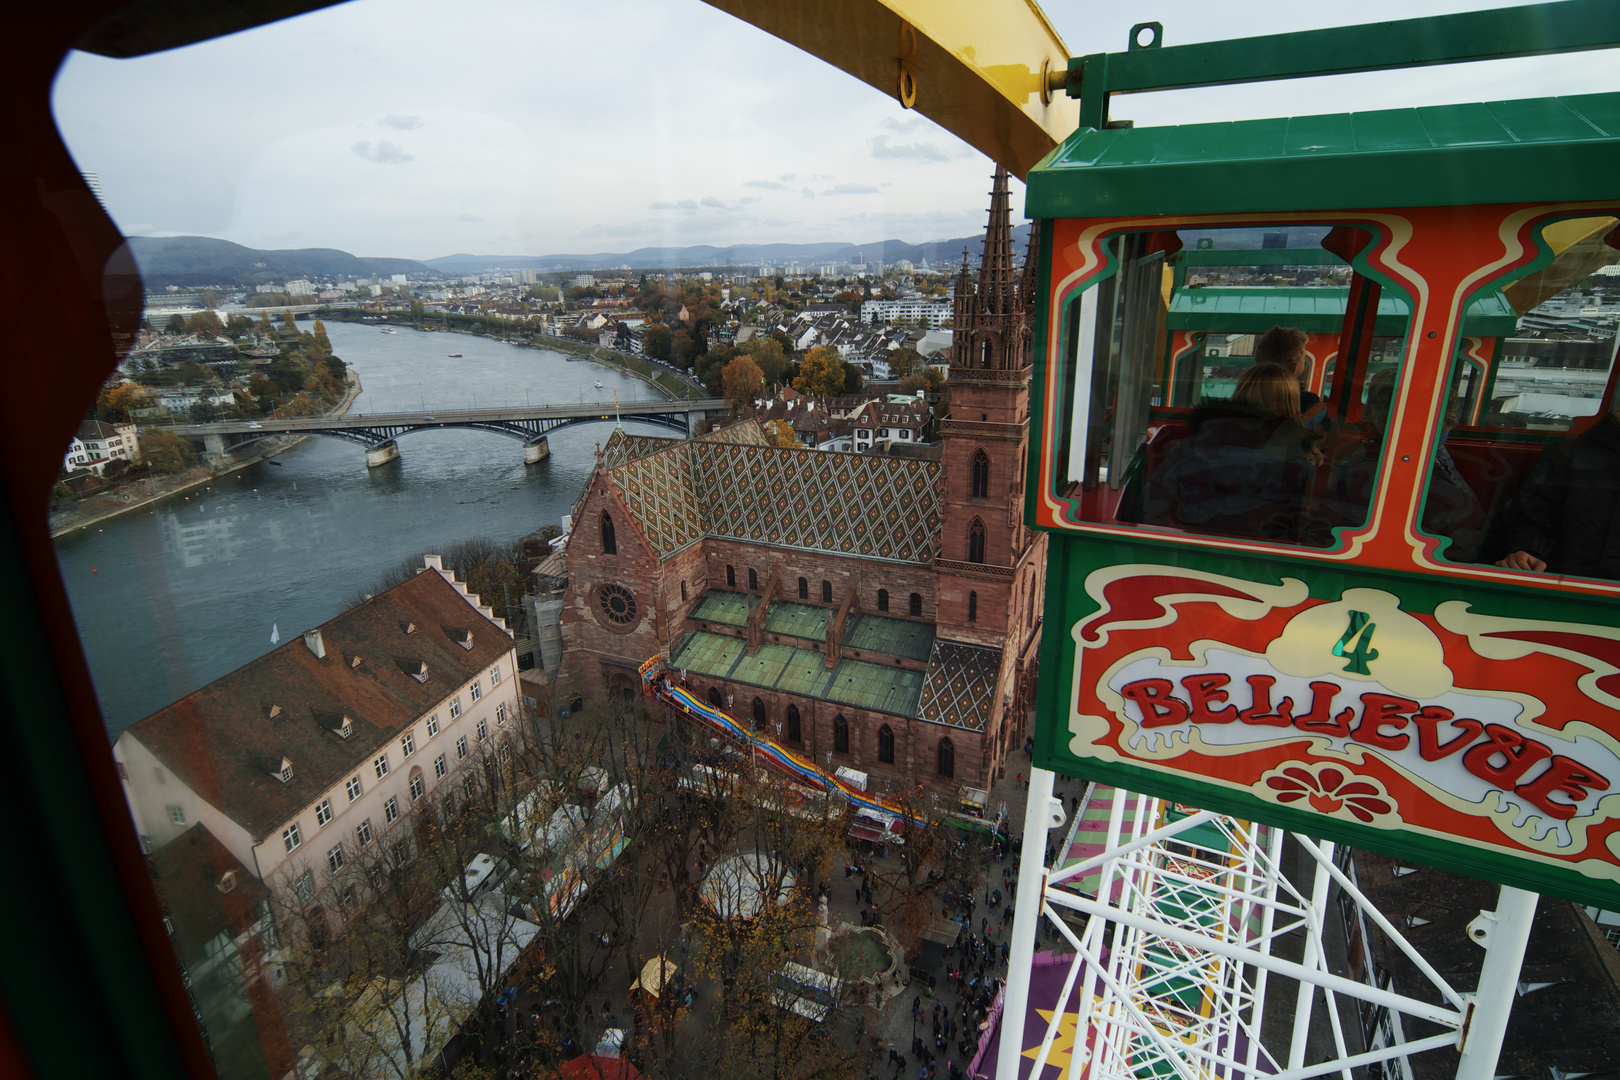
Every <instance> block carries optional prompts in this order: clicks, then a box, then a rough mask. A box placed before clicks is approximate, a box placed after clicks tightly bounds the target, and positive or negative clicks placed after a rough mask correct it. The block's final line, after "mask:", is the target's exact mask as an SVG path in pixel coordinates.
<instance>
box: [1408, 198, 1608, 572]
mask: <svg viewBox="0 0 1620 1080" xmlns="http://www.w3.org/2000/svg"><path fill="white" fill-rule="evenodd" d="M1616 225H1617V220H1616V219H1615V218H1613V217H1584V218H1564V219H1560V220H1556V221H1551V222H1547V223H1545V224H1543V225H1541V226H1540V227H1539V228H1538V229H1537V230H1536V232H1535V236H1536V240H1537V242H1538V244H1539V246H1540V248H1541V257H1540V258H1538V259H1537V260H1536V261H1534V262H1532V263H1531V264H1530V265H1529V266H1527V267H1524V268H1521V269H1519V270H1517V271H1515V272H1513V273H1511V274H1509V275H1507V276H1506V277H1503V278H1501V279H1498V280H1496V281H1493V282H1490V283H1489V284H1488V285H1486V286H1484V287H1482V289H1481V290H1480V291H1479V292H1478V293H1476V294H1475V295H1474V296H1473V297H1472V298H1470V311H1471V312H1475V311H1481V310H1485V311H1487V312H1488V314H1489V317H1488V318H1483V319H1480V320H1479V322H1478V326H1477V332H1476V333H1475V334H1472V335H1470V336H1468V337H1466V338H1465V339H1464V341H1463V343H1462V347H1461V348H1459V349H1458V353H1457V356H1456V358H1455V360H1454V361H1453V364H1452V370H1451V383H1450V385H1451V392H1450V394H1449V395H1448V397H1447V403H1446V415H1445V422H1446V430H1447V435H1446V441H1445V444H1444V445H1443V447H1442V448H1441V450H1440V453H1439V455H1438V457H1437V460H1436V462H1435V464H1434V467H1433V469H1432V470H1431V473H1430V477H1429V488H1428V491H1427V493H1426V496H1425V502H1424V510H1423V520H1422V527H1423V530H1424V531H1425V532H1427V533H1429V534H1430V535H1433V536H1438V537H1441V538H1442V539H1443V540H1444V541H1445V543H1443V544H1442V545H1441V547H1440V554H1441V556H1442V557H1443V558H1446V559H1449V560H1452V561H1456V562H1496V563H1499V564H1501V565H1507V566H1511V567H1513V568H1515V569H1523V570H1546V571H1548V572H1552V573H1560V574H1568V575H1575V576H1582V577H1604V578H1616V577H1620V563H1617V562H1615V561H1614V560H1612V559H1608V558H1606V557H1605V555H1604V546H1605V543H1606V539H1605V538H1606V537H1607V531H1606V530H1607V525H1606V521H1607V518H1606V517H1605V516H1604V515H1606V513H1607V511H1606V509H1605V507H1606V506H1607V505H1608V504H1607V502H1606V501H1605V500H1606V499H1608V498H1609V496H1608V495H1607V494H1606V492H1608V491H1609V490H1610V488H1611V487H1612V486H1613V484H1614V476H1615V475H1620V455H1616V456H1612V457H1611V456H1605V455H1606V454H1609V451H1608V450H1607V447H1608V446H1609V444H1610V442H1611V441H1612V439H1613V437H1614V436H1615V435H1616V434H1620V423H1617V421H1616V420H1615V419H1614V417H1613V416H1612V414H1610V412H1609V410H1610V409H1611V408H1612V406H1613V402H1612V399H1611V398H1610V396H1609V395H1610V394H1611V393H1612V388H1611V380H1612V376H1613V372H1614V361H1615V350H1616V330H1617V328H1620V250H1617V247H1620V233H1617V232H1616ZM1599 518H1603V520H1601V521H1600V520H1599Z"/></svg>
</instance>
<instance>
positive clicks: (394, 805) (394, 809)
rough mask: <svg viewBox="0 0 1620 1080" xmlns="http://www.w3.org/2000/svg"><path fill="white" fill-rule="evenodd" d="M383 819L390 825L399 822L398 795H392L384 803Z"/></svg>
mask: <svg viewBox="0 0 1620 1080" xmlns="http://www.w3.org/2000/svg"><path fill="white" fill-rule="evenodd" d="M383 819H384V820H385V821H386V822H387V823H388V824H390V825H392V824H393V823H394V822H396V821H398V820H399V796H398V795H390V796H388V798H387V799H385V800H384V801H383Z"/></svg>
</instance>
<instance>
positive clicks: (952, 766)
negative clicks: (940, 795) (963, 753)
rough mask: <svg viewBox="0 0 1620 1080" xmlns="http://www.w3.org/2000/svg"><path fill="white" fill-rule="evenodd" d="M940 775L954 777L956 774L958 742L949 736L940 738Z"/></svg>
mask: <svg viewBox="0 0 1620 1080" xmlns="http://www.w3.org/2000/svg"><path fill="white" fill-rule="evenodd" d="M938 757H939V762H938V768H939V775H941V776H944V777H954V776H955V775H956V744H955V743H953V742H951V740H950V739H949V738H948V737H947V738H944V739H941V740H939V755H938Z"/></svg>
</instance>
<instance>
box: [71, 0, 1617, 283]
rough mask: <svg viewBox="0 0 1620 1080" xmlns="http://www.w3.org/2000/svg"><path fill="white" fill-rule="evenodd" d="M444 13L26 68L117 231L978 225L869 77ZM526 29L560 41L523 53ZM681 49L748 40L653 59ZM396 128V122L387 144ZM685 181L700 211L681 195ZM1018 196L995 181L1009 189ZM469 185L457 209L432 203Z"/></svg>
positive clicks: (1426, 6) (1140, 118)
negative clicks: (182, 147)
mask: <svg viewBox="0 0 1620 1080" xmlns="http://www.w3.org/2000/svg"><path fill="white" fill-rule="evenodd" d="M1500 3H1501V0H1363V2H1362V3H1361V4H1360V5H1359V6H1358V7H1357V8H1356V9H1355V13H1354V15H1353V16H1346V15H1345V12H1344V9H1343V8H1342V7H1337V8H1336V7H1333V6H1332V5H1322V4H1285V3H1282V2H1280V0H1255V2H1254V3H1251V4H1249V5H1245V6H1242V7H1241V10H1237V9H1234V8H1232V7H1231V6H1230V5H1219V4H1214V5H1212V4H1209V3H1208V2H1207V0H1198V2H1196V3H1195V2H1194V0H1161V3H1160V7H1157V8H1155V9H1154V17H1155V18H1159V19H1162V20H1163V21H1164V23H1165V26H1166V42H1167V43H1168V44H1182V43H1185V42H1189V41H1199V40H1214V39H1219V38H1229V37H1233V36H1239V35H1245V34H1258V33H1277V32H1284V31H1290V30H1302V29H1311V28H1314V27H1319V26H1326V25H1330V24H1332V23H1335V22H1344V21H1347V19H1349V18H1352V17H1353V18H1354V19H1357V20H1366V21H1378V20H1387V19H1396V18H1406V17H1410V16H1413V15H1422V14H1438V13H1442V12H1448V11H1458V10H1468V9H1482V8H1489V7H1494V6H1499V5H1500ZM456 10H457V14H458V15H459V16H460V17H459V18H456V19H445V18H444V17H443V7H442V4H441V3H439V2H436V0H352V2H350V3H347V4H340V5H334V6H332V7H328V8H324V9H322V10H319V11H316V12H312V13H310V14H308V15H303V16H299V17H297V18H293V19H287V20H283V21H280V22H276V23H272V24H269V25H267V26H264V27H261V28H259V29H257V30H252V31H248V32H246V33H241V34H233V35H230V36H228V37H223V38H220V39H217V40H215V41H210V42H204V43H202V44H200V45H195V46H190V47H187V48H182V49H171V50H167V51H165V52H162V53H157V54H154V55H152V56H147V57H138V58H135V59H131V60H112V59H108V58H105V57H98V56H91V55H88V54H84V53H74V54H71V55H70V57H69V59H68V60H67V62H66V63H65V64H64V65H63V66H62V69H61V71H60V73H59V74H58V77H57V79H56V82H55V84H54V86H53V91H52V93H53V99H52V100H53V110H54V114H55V118H56V120H57V124H58V127H59V128H60V130H61V131H62V133H63V136H64V138H65V139H66V141H67V144H68V146H69V148H70V150H71V151H72V153H73V156H74V158H75V160H76V161H77V162H78V164H79V166H80V167H81V168H83V169H86V170H92V171H95V172H97V173H99V174H100V177H101V181H102V185H103V189H104V192H105V195H106V200H107V205H108V208H109V210H110V211H111V213H112V215H113V218H114V220H115V221H117V222H119V224H120V226H121V227H122V228H123V229H124V230H125V231H126V232H135V231H150V232H154V233H167V234H201V235H211V236H221V237H224V238H226V239H230V240H234V241H236V242H238V243H242V244H248V245H250V246H260V247H270V246H300V245H320V246H330V247H338V248H342V249H344V250H347V251H353V252H355V253H356V254H362V255H394V256H403V257H411V258H432V257H434V256H437V255H444V254H447V253H449V252H453V251H473V252H489V253H506V252H509V251H518V250H519V249H521V251H522V252H523V253H528V254H533V255H543V254H549V253H566V252H580V251H604V250H609V251H619V250H629V249H631V248H635V247H641V246H653V245H658V244H686V243H713V244H719V245H724V244H730V243H750V242H772V241H782V242H793V241H797V240H801V239H806V238H810V237H817V238H825V239H829V240H837V241H841V242H848V243H854V244H861V243H869V242H872V241H875V240H877V239H880V238H884V237H890V236H893V237H899V238H901V239H903V240H908V241H912V242H921V241H925V240H933V239H940V238H950V237H962V236H970V235H973V234H975V233H977V232H978V231H979V230H981V229H982V228H983V227H984V215H983V207H984V193H985V191H986V190H987V188H988V179H989V174H990V172H991V169H992V165H991V163H990V161H989V159H987V158H986V157H984V156H983V155H982V154H980V153H978V152H977V151H976V150H973V149H971V148H969V147H967V146H966V144H964V143H962V142H960V141H959V140H957V139H956V138H955V137H954V136H952V135H951V134H949V133H948V132H946V131H945V130H944V129H943V128H940V127H939V126H938V125H936V124H935V123H934V122H933V121H931V120H928V119H927V118H925V117H922V116H920V115H919V114H917V113H915V112H910V111H907V110H903V109H901V108H900V107H899V104H898V103H897V102H895V101H894V99H893V98H892V96H890V95H889V94H887V93H886V92H884V91H881V90H878V89H874V88H873V87H869V86H867V85H866V84H864V83H861V82H859V81H858V80H855V79H853V78H851V77H849V76H848V75H846V74H844V73H842V72H840V71H839V70H837V69H836V68H834V67H832V66H831V65H829V64H827V63H826V62H824V61H823V60H821V59H818V58H816V57H813V56H810V55H809V54H807V53H804V52H801V51H799V50H796V49H794V48H793V47H791V46H789V45H787V44H786V43H785V42H783V41H781V40H779V39H777V38H775V37H772V36H771V35H769V34H767V33H765V32H764V31H761V30H759V29H757V28H755V27H753V26H750V25H748V24H747V23H744V22H741V21H739V20H737V19H734V18H732V17H731V16H730V15H727V14H726V13H724V12H723V11H719V10H717V9H716V8H714V7H711V6H709V5H707V4H702V3H696V2H695V0H683V2H682V3H680V4H665V3H660V2H658V0H598V2H597V3H594V4H591V5H568V4H560V3H552V4H547V5H543V6H542V7H536V6H535V5H533V4H532V3H530V2H529V0H463V2H462V3H461V4H459V5H458V6H457V9H456ZM1234 12H1235V14H1234ZM1048 15H1049V16H1050V18H1051V19H1052V22H1053V24H1054V26H1055V27H1056V28H1057V29H1058V31H1059V32H1060V33H1062V34H1064V35H1065V37H1066V40H1067V42H1068V45H1069V48H1070V51H1071V52H1072V53H1073V54H1075V55H1082V54H1086V53H1092V52H1098V51H1107V50H1118V49H1123V48H1124V47H1125V44H1126V33H1127V31H1128V29H1129V27H1130V25H1131V23H1132V22H1133V21H1134V20H1135V19H1137V18H1139V17H1140V12H1139V11H1137V10H1136V9H1134V8H1131V7H1130V6H1128V5H1115V6H1114V7H1112V8H1110V7H1106V6H1105V7H1102V8H1098V7H1096V6H1095V5H1079V4H1072V3H1071V4H1065V5H1058V4H1052V5H1050V10H1049V11H1048ZM604 25H611V26H612V27H613V28H614V33H613V34H611V35H604V34H602V33H601V29H602V27H603V26H604ZM492 26H493V27H499V28H501V31H500V32H499V33H491V32H490V27H492ZM537 37H543V38H544V39H546V40H551V41H566V42H568V43H569V44H568V47H567V48H565V49H557V50H553V51H551V52H550V53H548V55H547V62H546V63H545V64H535V63H534V62H533V48H534V41H535V40H536V39H537ZM692 55H707V56H746V57H747V58H748V62H747V63H745V64H742V63H738V64H708V65H693V64H682V63H677V62H675V61H674V60H673V58H675V57H681V56H692ZM627 65H628V66H631V67H634V68H635V69H636V70H638V71H641V72H644V73H645V76H646V77H645V79H644V85H643V90H642V92H641V93H640V94H639V96H638V103H637V107H636V108H635V109H634V110H628V109H626V110H601V109H592V108H589V107H581V106H585V105H588V103H590V102H591V101H592V100H593V99H592V98H591V97H590V95H589V94H588V93H587V92H586V91H584V90H582V89H581V87H586V86H590V85H593V80H595V79H597V78H599V73H600V72H601V71H602V70H609V69H611V70H620V69H623V68H624V67H625V66H627ZM1612 68H1613V56H1612V55H1611V54H1609V53H1605V52H1592V53H1582V54H1572V55H1565V56H1559V57H1544V58H1531V59H1525V60H1515V61H1500V62H1494V63H1490V64H1474V65H1460V66H1454V67H1450V68H1424V69H1420V70H1414V71H1409V72H1399V73H1375V74H1365V75H1353V76H1340V77H1336V78H1334V79H1316V80H1301V81H1296V82H1291V83H1288V84H1286V85H1285V86H1279V85H1278V84H1275V83H1261V84H1255V85H1252V86H1238V87H1221V88H1214V89H1208V90H1195V91H1180V92H1173V93H1158V94H1145V95H1128V96H1127V95H1121V96H1118V97H1116V98H1115V99H1114V108H1113V112H1114V116H1115V117H1116V118H1121V119H1133V120H1135V121H1136V122H1137V123H1138V124H1139V125H1141V124H1163V123H1191V122H1200V121H1206V120H1229V119H1241V118H1244V117H1254V116H1274V115H1277V114H1278V113H1280V112H1287V113H1293V114H1295V115H1308V114H1311V113H1320V112H1341V111H1344V110H1345V109H1346V108H1350V107H1354V108H1363V109H1364V108H1384V107H1391V106H1394V105H1398V104H1415V103H1426V102H1434V101H1446V100H1451V101H1458V100H1493V99H1500V98H1511V97H1529V96H1539V95H1543V94H1553V93H1585V92H1593V91H1599V90H1608V89H1610V88H1611V85H1612V81H1613V74H1612ZM423 72H431V73H432V77H431V78H424V77H423V74H422V73H423ZM267 86H268V87H274V88H275V90H274V92H273V93H272V92H266V91H265V90H264V88H265V87H267ZM198 87H207V88H208V90H209V92H208V93H207V94H199V93H198ZM704 101H711V102H712V101H721V102H725V103H726V104H725V107H724V108H722V109H714V110H709V111H707V112H702V113H701V116H702V121H701V123H702V137H701V139H699V138H694V137H693V127H692V125H693V123H694V119H693V117H694V115H695V114H694V113H693V108H694V106H693V103H694V102H704ZM177 115H184V116H186V117H188V119H189V120H190V121H191V122H192V123H193V125H194V126H195V128H196V129H197V130H200V131H207V132H210V133H214V135H213V137H212V138H211V139H208V140H204V141H203V142H201V143H198V144H196V145H190V146H188V150H187V152H186V153H185V154H176V153H174V151H173V148H172V146H169V145H166V144H165V143H164V142H163V140H154V139H153V138H151V118H152V117H153V116H177ZM290 118H296V119H290ZM405 132H408V133H409V134H408V136H404V137H406V138H408V140H409V145H408V146H406V145H401V144H399V143H398V142H397V141H389V138H391V139H394V140H398V139H399V138H401V137H402V136H401V134H400V133H405ZM379 135H382V136H388V137H389V138H384V139H382V140H381V141H379V139H378V136H379ZM935 151H937V152H938V154H940V155H943V160H942V159H941V158H940V157H937V156H936V155H935ZM404 163H409V165H410V168H408V169H407V168H404V167H394V168H381V167H379V166H380V165H387V164H393V165H395V166H402V165H403V164H404ZM850 177H860V178H861V181H860V182H859V183H846V182H845V180H846V179H847V178H850ZM750 178H753V179H750ZM856 190H860V191H861V192H862V194H861V195H860V196H859V197H850V198H832V197H826V198H817V197H816V194H817V192H821V191H827V192H829V195H830V194H831V193H835V192H836V193H849V194H852V195H853V193H854V191H856ZM695 191H702V192H705V193H706V194H707V197H708V198H711V199H714V200H716V201H718V202H720V203H722V204H723V206H724V207H725V208H726V212H719V211H720V209H721V208H720V207H715V206H712V205H710V206H708V207H707V212H705V210H704V208H703V207H701V206H700V204H699V203H697V202H695V201H694V199H696V198H698V197H696V196H692V197H688V196H690V193H692V192H695ZM745 194H746V196H748V197H758V198H759V199H760V200H761V201H760V202H759V203H758V204H749V203H746V202H744V201H743V198H744V196H745ZM1021 201H1022V188H1021V186H1019V185H1016V184H1015V185H1014V197H1013V205H1014V212H1015V213H1018V212H1019V209H1020V206H1021ZM471 206H477V207H478V211H477V216H479V217H481V218H482V219H483V220H481V221H458V220H457V214H458V213H459V212H461V211H462V210H463V208H464V207H471ZM855 208H858V209H859V210H860V211H861V212H860V213H859V214H852V213H850V211H851V210H852V209H855ZM676 211H682V212H676ZM514 238H515V239H514Z"/></svg>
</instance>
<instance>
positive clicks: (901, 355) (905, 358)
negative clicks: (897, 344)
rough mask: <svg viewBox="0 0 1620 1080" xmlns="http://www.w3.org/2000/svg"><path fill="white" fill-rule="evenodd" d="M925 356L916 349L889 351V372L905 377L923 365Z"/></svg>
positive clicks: (899, 377) (898, 376)
mask: <svg viewBox="0 0 1620 1080" xmlns="http://www.w3.org/2000/svg"><path fill="white" fill-rule="evenodd" d="M922 362H923V358H922V357H921V356H920V355H919V354H918V353H917V350H916V349H911V348H901V349H895V350H894V351H893V352H891V353H889V374H890V375H892V376H893V377H894V378H896V379H904V378H905V377H906V376H908V375H910V374H911V373H912V372H914V371H916V370H917V369H918V368H919V367H920V366H922Z"/></svg>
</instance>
